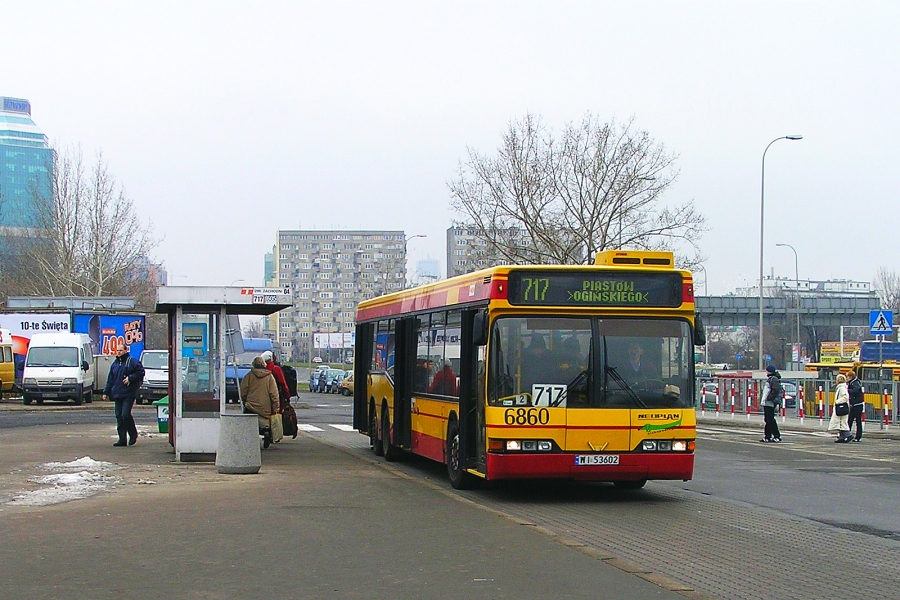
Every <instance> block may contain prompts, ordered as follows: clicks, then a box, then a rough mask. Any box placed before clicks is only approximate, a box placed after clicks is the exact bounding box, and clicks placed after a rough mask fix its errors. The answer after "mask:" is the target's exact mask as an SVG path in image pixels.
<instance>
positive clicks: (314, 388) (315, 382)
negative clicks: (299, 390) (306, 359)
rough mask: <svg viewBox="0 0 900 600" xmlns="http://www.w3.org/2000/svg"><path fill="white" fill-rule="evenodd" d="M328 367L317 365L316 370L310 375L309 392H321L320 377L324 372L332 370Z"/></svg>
mask: <svg viewBox="0 0 900 600" xmlns="http://www.w3.org/2000/svg"><path fill="white" fill-rule="evenodd" d="M330 368H331V367H329V366H328V365H317V366H316V368H315V369H313V370H312V372H310V374H309V391H311V392H318V391H319V375H320V374H321V373H322V371H327V370H328V369H330Z"/></svg>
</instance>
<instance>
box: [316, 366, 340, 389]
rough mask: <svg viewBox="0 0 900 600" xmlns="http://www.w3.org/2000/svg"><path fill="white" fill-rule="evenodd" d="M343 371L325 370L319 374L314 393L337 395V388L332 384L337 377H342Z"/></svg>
mask: <svg viewBox="0 0 900 600" xmlns="http://www.w3.org/2000/svg"><path fill="white" fill-rule="evenodd" d="M343 374H344V371H343V370H342V369H325V370H324V371H320V372H319V385H318V387H317V388H316V391H317V392H319V393H320V394H322V393H325V394H332V393H337V386H336V385H335V383H334V380H335V378H337V377H338V376H339V375H341V376H343Z"/></svg>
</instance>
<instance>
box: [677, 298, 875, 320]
mask: <svg viewBox="0 0 900 600" xmlns="http://www.w3.org/2000/svg"><path fill="white" fill-rule="evenodd" d="M798 301H799V306H797V303H798ZM694 302H695V308H696V310H697V313H698V314H699V315H700V317H701V318H702V319H703V324H704V325H708V326H713V327H759V298H758V297H748V296H697V297H696V298H695V299H694ZM880 309H881V301H880V300H879V298H878V297H875V296H868V297H857V298H847V297H836V296H835V297H811V298H804V297H800V298H796V297H791V296H773V297H763V325H764V326H770V325H791V324H792V323H796V322H797V312H798V311H799V313H800V321H801V323H802V324H803V326H804V327H809V326H814V327H827V326H840V325H862V326H866V327H867V326H868V325H869V311H872V310H880Z"/></svg>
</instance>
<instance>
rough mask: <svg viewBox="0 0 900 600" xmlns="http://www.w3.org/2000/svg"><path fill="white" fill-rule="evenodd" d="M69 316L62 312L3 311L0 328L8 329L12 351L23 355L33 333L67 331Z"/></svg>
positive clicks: (26, 350)
mask: <svg viewBox="0 0 900 600" xmlns="http://www.w3.org/2000/svg"><path fill="white" fill-rule="evenodd" d="M70 321H71V317H70V316H69V313H68V312H64V313H3V314H0V328H2V329H8V330H9V333H10V335H11V336H12V342H13V353H14V354H17V355H19V356H22V357H24V356H25V355H26V354H27V353H28V341H29V340H30V339H31V336H32V335H34V334H35V333H69V332H70V331H71V329H70V327H71V322H70Z"/></svg>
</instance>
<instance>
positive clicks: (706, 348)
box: [697, 265, 709, 365]
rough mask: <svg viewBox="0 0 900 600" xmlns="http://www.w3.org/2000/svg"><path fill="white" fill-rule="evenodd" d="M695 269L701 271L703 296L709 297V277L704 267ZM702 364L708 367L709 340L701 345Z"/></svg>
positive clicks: (698, 266) (699, 266) (700, 266)
mask: <svg viewBox="0 0 900 600" xmlns="http://www.w3.org/2000/svg"><path fill="white" fill-rule="evenodd" d="M697 268H698V269H700V270H701V271H703V295H704V296H706V297H709V276H708V275H707V274H706V267H704V266H703V265H697ZM703 356H704V358H703V362H705V363H706V364H707V365H709V338H707V340H706V343H705V344H703Z"/></svg>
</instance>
